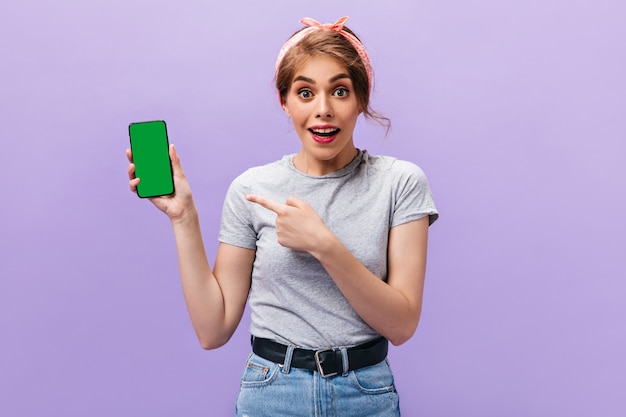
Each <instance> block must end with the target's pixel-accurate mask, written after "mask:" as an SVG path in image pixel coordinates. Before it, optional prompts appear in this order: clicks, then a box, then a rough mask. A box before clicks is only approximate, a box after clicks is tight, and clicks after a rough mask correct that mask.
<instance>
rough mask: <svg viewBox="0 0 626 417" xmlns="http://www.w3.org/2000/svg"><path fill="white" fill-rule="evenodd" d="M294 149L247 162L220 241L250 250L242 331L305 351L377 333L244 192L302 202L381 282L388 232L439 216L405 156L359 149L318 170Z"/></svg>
mask: <svg viewBox="0 0 626 417" xmlns="http://www.w3.org/2000/svg"><path fill="white" fill-rule="evenodd" d="M293 157H294V155H287V156H285V157H283V158H282V159H281V160H279V161H276V162H274V163H271V164H268V165H264V166H261V167H256V168H251V169H249V170H247V171H246V172H244V173H243V174H241V175H240V176H239V177H237V178H236V179H235V180H234V181H233V182H232V184H231V186H230V188H229V190H228V193H227V195H226V200H225V202H224V209H223V213H222V225H221V230H220V233H219V240H220V241H221V242H224V243H228V244H231V245H235V246H240V247H244V248H249V249H255V250H256V257H255V260H254V268H253V272H252V286H251V288H250V294H249V300H248V301H249V304H250V311H251V326H250V331H251V333H252V334H253V335H254V336H256V337H263V338H268V339H272V340H276V341H277V342H280V343H283V344H293V345H295V346H298V347H304V348H309V349H317V348H322V347H329V346H352V345H357V344H360V343H363V342H365V341H368V340H371V339H374V338H376V337H378V336H379V334H378V333H377V332H376V331H375V330H374V329H372V328H371V327H370V326H368V325H367V324H366V323H365V322H364V321H363V320H362V319H361V318H360V317H359V316H358V315H357V313H356V312H355V311H354V310H353V309H352V307H351V306H350V304H349V303H348V301H347V300H346V298H345V297H344V296H343V294H342V293H341V292H340V291H339V289H338V288H337V286H336V285H335V283H334V282H333V280H332V278H331V277H330V276H329V275H328V273H327V272H326V270H325V269H324V267H323V266H322V265H321V264H320V263H319V261H317V260H316V259H315V258H313V257H312V256H311V255H309V254H308V253H305V252H299V251H295V250H293V249H289V248H285V247H283V246H281V245H279V244H278V241H277V238H276V224H275V221H276V214H275V213H274V212H272V211H270V210H267V209H265V208H263V207H262V206H260V205H258V204H254V203H251V202H249V201H247V200H246V199H245V196H246V195H248V194H257V195H260V196H263V197H267V198H269V199H272V200H274V201H276V202H280V203H284V202H285V200H286V199H287V198H288V197H290V196H295V197H298V198H300V199H301V200H304V201H306V202H307V203H308V204H310V205H311V206H312V207H313V209H314V210H315V211H316V212H317V214H318V215H319V216H320V217H321V218H322V219H323V220H324V223H325V224H326V226H327V227H328V228H329V229H330V230H331V231H332V232H333V233H334V234H335V235H336V236H337V237H338V238H339V240H340V241H341V242H342V243H343V244H344V245H345V246H346V247H347V248H348V249H349V250H350V252H351V253H352V254H353V255H354V256H355V257H356V258H357V259H359V260H360V261H361V262H362V263H363V264H364V265H365V266H366V267H367V268H368V269H369V270H370V271H371V272H372V273H374V274H375V275H376V276H377V277H379V278H380V279H382V280H386V277H387V240H388V236H389V230H390V229H391V228H392V227H394V226H397V225H400V224H403V223H407V222H410V221H413V220H417V219H419V218H422V217H424V216H430V223H431V224H432V223H433V222H434V221H435V220H436V219H437V217H438V213H437V209H436V208H435V204H434V202H433V198H432V195H431V191H430V188H429V186H428V182H427V180H426V176H425V175H424V173H423V171H422V170H421V169H420V168H419V167H417V166H416V165H414V164H412V163H410V162H406V161H402V160H398V159H395V158H391V157H386V156H372V155H369V154H368V153H367V151H359V154H358V156H357V157H356V158H355V159H354V160H352V162H350V163H349V164H348V165H347V166H345V167H344V168H342V169H340V170H339V171H336V172H333V173H330V174H328V175H324V176H311V175H307V174H304V173H302V172H300V171H298V170H297V169H296V168H295V166H294V165H293Z"/></svg>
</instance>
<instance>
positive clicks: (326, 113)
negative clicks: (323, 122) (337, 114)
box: [316, 95, 333, 119]
mask: <svg viewBox="0 0 626 417" xmlns="http://www.w3.org/2000/svg"><path fill="white" fill-rule="evenodd" d="M316 117H318V118H320V119H328V118H331V117H333V109H332V103H331V101H330V98H329V97H327V96H325V95H321V96H318V103H317V114H316Z"/></svg>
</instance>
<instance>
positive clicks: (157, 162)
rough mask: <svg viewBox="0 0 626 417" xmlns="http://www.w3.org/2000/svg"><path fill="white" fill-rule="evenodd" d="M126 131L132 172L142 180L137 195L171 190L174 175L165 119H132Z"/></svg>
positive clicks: (143, 195) (153, 195) (169, 192)
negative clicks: (133, 169)
mask: <svg viewBox="0 0 626 417" xmlns="http://www.w3.org/2000/svg"><path fill="white" fill-rule="evenodd" d="M128 133H129V135H130V150H131V151H132V153H133V163H134V164H135V176H136V177H137V178H139V179H140V180H141V181H139V184H138V185H137V195H138V196H139V197H141V198H147V197H158V196H162V195H170V194H173V193H174V177H173V174H172V162H171V161H170V151H169V147H170V146H169V141H168V139H167V126H166V125H165V122H164V121H163V120H155V121H151V122H139V123H131V124H130V125H129V126H128Z"/></svg>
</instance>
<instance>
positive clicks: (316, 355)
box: [315, 348, 339, 378]
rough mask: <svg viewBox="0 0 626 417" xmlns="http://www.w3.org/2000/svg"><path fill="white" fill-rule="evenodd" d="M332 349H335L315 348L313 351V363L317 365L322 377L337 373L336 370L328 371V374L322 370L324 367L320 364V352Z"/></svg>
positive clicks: (331, 350)
mask: <svg viewBox="0 0 626 417" xmlns="http://www.w3.org/2000/svg"><path fill="white" fill-rule="evenodd" d="M334 351H335V349H333V348H327V349H320V350H316V351H315V364H316V365H317V371H318V372H319V373H320V375H321V376H322V378H329V377H331V376H335V375H337V374H338V373H339V372H337V371H335V372H332V373H329V374H327V373H325V372H324V367H323V366H322V363H321V362H320V353H324V352H334Z"/></svg>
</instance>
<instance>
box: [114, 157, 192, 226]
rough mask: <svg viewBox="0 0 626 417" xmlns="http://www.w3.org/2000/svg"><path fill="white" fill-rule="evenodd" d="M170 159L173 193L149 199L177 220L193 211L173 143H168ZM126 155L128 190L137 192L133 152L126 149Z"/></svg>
mask: <svg viewBox="0 0 626 417" xmlns="http://www.w3.org/2000/svg"><path fill="white" fill-rule="evenodd" d="M169 151H170V159H171V161H172V173H173V175H174V190H175V192H174V194H171V195H166V196H161V197H150V198H149V200H150V201H151V202H152V203H153V204H154V205H155V206H156V207H157V208H158V209H159V210H161V211H162V212H164V213H165V214H166V215H167V217H169V218H170V220H171V221H177V220H181V219H183V218H185V217H186V216H187V215H188V214H189V213H192V212H194V211H195V206H194V203H193V198H192V195H191V187H190V186H189V183H188V182H187V178H186V177H185V173H184V172H183V168H182V166H181V164H180V158H179V157H178V154H177V153H176V149H175V148H174V145H170V149H169ZM126 157H127V158H128V162H130V165H129V166H128V179H129V180H130V190H131V191H132V192H134V193H137V184H139V182H140V181H141V178H137V177H136V176H135V164H134V163H133V154H132V152H131V150H130V149H126Z"/></svg>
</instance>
